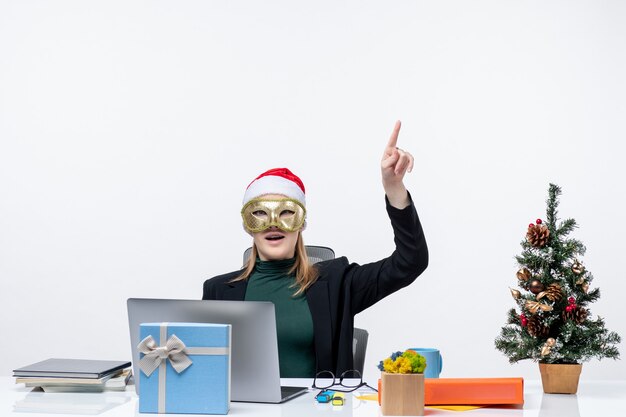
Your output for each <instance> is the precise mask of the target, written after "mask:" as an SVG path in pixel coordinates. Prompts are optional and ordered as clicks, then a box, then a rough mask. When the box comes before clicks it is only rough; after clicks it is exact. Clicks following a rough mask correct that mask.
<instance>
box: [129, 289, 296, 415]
mask: <svg viewBox="0 0 626 417" xmlns="http://www.w3.org/2000/svg"><path fill="white" fill-rule="evenodd" d="M127 306H128V325H129V329H130V344H131V347H132V352H133V356H132V359H133V372H134V374H135V375H136V377H135V384H136V389H137V394H139V377H138V375H139V372H140V371H139V367H138V364H139V352H138V350H137V345H138V344H139V342H140V340H139V325H140V324H141V323H154V322H191V323H221V324H230V325H232V339H231V340H232V347H231V355H232V356H231V362H230V363H231V367H232V368H231V394H230V396H231V400H232V401H245V402H261V403H281V402H283V401H287V400H288V399H291V398H294V397H296V396H298V395H300V394H303V393H305V392H307V391H308V388H307V387H281V385H280V368H279V366H278V341H277V337H276V315H275V313H274V304H273V303H271V302H265V301H209V300H165V299H149V298H129V299H128V302H127Z"/></svg>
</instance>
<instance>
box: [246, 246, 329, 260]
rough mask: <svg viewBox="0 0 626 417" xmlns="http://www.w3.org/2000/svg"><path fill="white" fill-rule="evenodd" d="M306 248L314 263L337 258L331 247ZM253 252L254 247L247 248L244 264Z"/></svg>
mask: <svg viewBox="0 0 626 417" xmlns="http://www.w3.org/2000/svg"><path fill="white" fill-rule="evenodd" d="M304 248H305V249H306V254H307V255H308V256H309V261H311V263H312V264H316V263H318V262H321V261H328V260H330V259H335V251H334V250H332V249H331V248H329V247H326V246H312V245H305V246H304ZM251 253H252V248H248V249H246V250H245V252H244V253H243V264H244V265H245V264H246V262H248V258H250V254H251Z"/></svg>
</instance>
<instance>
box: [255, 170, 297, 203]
mask: <svg viewBox="0 0 626 417" xmlns="http://www.w3.org/2000/svg"><path fill="white" fill-rule="evenodd" d="M266 194H282V195H284V196H287V197H289V198H293V199H294V200H297V201H299V202H300V203H301V204H302V205H303V206H306V201H305V197H304V184H303V183H302V180H301V179H300V178H298V176H297V175H295V174H294V173H293V172H291V171H289V169H287V168H273V169H270V170H269V171H265V172H264V173H262V174H261V175H259V176H258V177H256V178H255V179H254V180H253V181H252V182H251V183H250V184H248V188H246V193H245V194H244V196H243V205H246V203H247V202H248V201H250V200H252V199H253V198H256V197H260V196H262V195H266Z"/></svg>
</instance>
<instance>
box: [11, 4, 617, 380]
mask: <svg viewBox="0 0 626 417" xmlns="http://www.w3.org/2000/svg"><path fill="white" fill-rule="evenodd" d="M625 21H626V3H624V2H618V1H588V2H579V1H537V2H534V1H524V2H522V1H501V0H497V1H496V0H494V1H472V2H467V1H424V2H417V1H393V2H392V1H382V0H379V1H341V0H339V1H338V0H332V1H310V2H304V1H297V2H294V1H209V0H201V1H200V0H199V1H156V0H149V1H110V0H109V1H99V2H94V1H79V0H76V1H62V0H57V1H27V0H20V1H18V0H15V1H6V0H1V1H0V279H1V290H0V313H1V316H0V318H1V322H0V326H1V327H0V334H2V338H1V339H2V348H1V350H2V355H0V375H10V374H11V370H12V369H14V368H15V367H19V366H23V365H26V364H29V363H31V362H35V361H38V360H42V359H45V358H48V357H81V358H102V359H105V358H108V359H128V358H129V357H130V344H129V342H128V329H127V321H126V299H127V298H128V297H162V298H190V299H197V298H200V297H201V292H202V283H203V281H204V280H205V279H206V278H209V277H211V276H213V275H216V274H219V273H223V272H227V271H231V270H234V269H237V268H238V267H239V266H240V265H241V253H242V252H243V250H244V249H245V248H246V247H248V246H249V244H250V238H249V236H248V235H246V234H245V233H244V231H243V230H242V227H241V219H240V217H239V209H240V202H241V197H242V196H243V192H244V189H245V187H246V185H247V184H248V182H249V181H250V180H251V179H252V178H254V177H255V176H256V175H257V174H259V173H260V172H262V171H264V170H265V169H267V168H270V167H275V166H288V167H290V168H292V169H293V170H294V171H295V172H296V173H297V174H298V175H300V176H301V178H302V179H303V181H304V182H305V185H306V187H307V196H308V212H309V217H308V229H307V230H306V232H305V242H306V243H309V244H321V245H328V246H331V247H333V248H334V249H335V250H336V252H337V253H338V254H340V255H346V256H348V258H349V259H350V260H352V261H354V262H359V263H365V262H369V261H374V260H377V259H379V258H382V257H384V256H387V255H388V254H389V253H390V252H391V251H392V248H393V242H392V234H391V228H390V226H389V222H388V220H387V218H386V215H385V211H384V200H383V192H382V187H381V185H380V173H379V161H380V157H381V153H382V150H383V148H384V145H385V143H386V141H387V138H388V136H389V133H390V132H391V129H392V127H393V123H394V121H395V120H396V119H401V120H402V121H403V128H402V131H401V135H400V140H399V146H401V147H403V148H405V149H407V150H410V151H411V152H412V153H413V154H414V155H415V157H416V167H415V170H414V172H413V173H412V174H410V175H409V176H408V177H407V179H406V184H407V186H408V188H409V189H410V191H411V192H412V195H413V198H414V200H415V203H416V205H417V208H418V211H419V213H420V216H421V219H422V223H423V226H424V229H425V232H426V236H427V239H428V245H429V248H430V259H431V262H430V266H429V268H428V270H427V271H426V272H425V273H424V274H423V275H422V276H421V277H420V278H419V279H418V281H416V282H415V283H414V284H413V285H411V286H410V287H408V288H406V289H404V290H403V291H401V292H399V293H397V294H395V295H393V296H391V297H389V298H387V299H385V300H383V301H382V302H380V303H379V304H377V305H375V306H373V307H372V308H370V309H369V310H367V311H366V312H364V313H362V314H360V315H359V316H357V318H356V324H357V326H360V327H365V328H367V329H368V330H369V332H370V344H369V349H368V355H367V362H366V378H368V379H370V380H373V379H375V378H376V375H377V370H376V364H377V363H378V360H380V359H382V358H383V357H385V356H388V355H389V354H390V353H391V352H392V351H395V350H399V349H403V348H407V347H417V346H421V347H438V348H440V349H441V350H442V352H443V355H444V361H445V363H444V371H443V373H442V376H446V377H466V376H467V377H487V376H523V377H526V378H538V370H537V366H536V364H534V363H533V362H529V361H527V362H523V363H520V364H517V365H509V363H508V361H507V359H506V357H505V356H503V355H502V354H501V353H500V352H498V351H496V350H495V348H494V344H493V341H494V338H495V337H496V335H497V334H498V332H499V330H500V327H501V326H502V325H503V324H504V323H505V320H506V311H507V310H508V309H509V308H511V307H513V306H514V303H513V300H512V298H511V296H510V294H509V289H508V287H509V286H513V287H514V286H515V285H516V282H517V280H516V277H515V272H516V270H517V268H516V264H515V261H514V256H515V255H516V254H518V253H519V252H520V250H521V249H520V246H519V243H520V241H521V240H522V239H523V237H524V233H525V230H526V227H527V225H528V223H530V222H532V221H534V220H535V219H536V218H538V217H544V218H545V200H546V198H547V189H548V184H549V183H550V182H554V183H557V184H559V185H560V186H561V187H562V188H563V196H562V199H561V206H560V214H561V216H562V218H567V217H573V218H575V219H576V220H577V221H578V223H579V226H580V227H579V229H577V230H576V232H575V233H574V235H573V236H574V237H577V238H579V239H581V240H582V241H583V242H584V243H585V244H586V246H587V248H588V251H587V255H586V256H585V257H584V258H583V262H584V264H585V265H586V267H587V268H588V269H589V270H590V271H591V272H592V273H593V274H594V276H595V281H594V285H595V286H599V287H600V289H601V290H602V297H601V299H600V300H599V301H598V302H597V303H595V304H593V305H592V309H591V311H592V313H593V314H594V316H596V315H600V316H602V317H605V318H606V324H607V327H608V328H609V329H610V330H613V331H617V332H618V333H620V334H621V335H622V336H623V337H626V320H624V317H626V315H625V314H624V297H625V295H624V289H625V284H624V278H625V275H626V274H625V271H626V261H625V260H624V249H625V248H624V236H625V234H626V233H625V232H626V226H625V223H624V218H623V216H624V212H625V210H624V209H625V207H624V206H625V202H626V201H625V199H626V197H625V195H624V194H625V193H624V185H623V180H624V178H626V172H625V171H626V169H625V168H624V162H623V157H624V151H625V146H624V139H625V133H626V127H625V122H624V120H625V118H624V115H625V112H626V104H625V100H626V99H625V97H626V81H625V80H626V77H624V74H626V47H625V45H626V25H624V22H625ZM620 348H621V350H622V351H623V350H624V343H622V344H621V345H620ZM623 353H624V352H623ZM625 372H626V366H625V365H624V362H623V361H616V362H613V361H597V360H593V361H591V362H589V363H588V364H586V365H585V368H584V370H583V378H588V379H623V378H624V375H625Z"/></svg>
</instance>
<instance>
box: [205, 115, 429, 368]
mask: <svg viewBox="0 0 626 417" xmlns="http://www.w3.org/2000/svg"><path fill="white" fill-rule="evenodd" d="M399 132H400V122H399V121H398V122H396V125H395V127H394V130H393V133H392V134H391V137H390V139H389V142H388V143H387V146H386V148H385V151H384V153H383V158H382V161H381V173H382V182H383V188H384V189H385V194H386V205H387V213H388V215H389V219H390V220H391V226H392V228H393V232H394V242H395V245H396V249H395V250H394V252H393V253H392V254H391V255H390V256H389V257H387V258H385V259H382V260H380V261H378V262H374V263H370V264H366V265H357V264H354V263H349V262H348V260H347V259H346V258H345V257H341V258H337V259H333V260H330V261H324V262H320V263H317V264H315V265H311V264H310V263H309V260H308V258H307V255H306V251H305V248H304V243H303V241H302V231H303V230H304V227H305V220H306V202H305V188H304V184H303V183H302V181H301V180H300V178H298V177H297V176H296V175H294V174H293V173H292V172H291V171H290V170H288V169H286V168H276V169H272V170H269V171H266V172H264V173H263V174H261V175H260V176H258V177H257V178H256V179H254V180H253V181H252V182H251V183H250V185H248V188H247V189H246V192H245V194H244V199H243V208H242V210H241V215H242V218H243V223H244V228H245V229H246V231H247V232H248V233H249V234H250V235H251V236H252V238H253V243H252V256H251V257H250V259H249V261H248V264H247V265H244V267H243V269H241V270H238V271H234V272H230V273H228V274H224V275H220V276H217V277H214V278H211V279H208V280H206V281H205V283H204V293H203V296H202V298H203V299H204V300H246V301H272V302H273V303H274V304H275V307H276V327H277V333H278V350H279V362H280V375H281V377H283V378H290V377H294V378H296V377H308V378H311V377H313V376H314V375H315V373H316V372H320V371H332V372H335V374H336V375H339V374H341V373H342V372H343V371H346V370H350V369H353V368H352V366H353V365H352V338H353V327H354V316H355V315H356V314H357V313H359V312H361V311H363V310H365V309H366V308H368V307H369V306H371V305H373V304H374V303H376V302H377V301H379V300H381V299H382V298H384V297H386V296H388V295H389V294H391V293H393V292H395V291H397V290H399V289H400V288H403V287H405V286H407V285H409V284H410V283H412V282H413V281H414V280H415V279H416V278H417V277H418V276H419V275H420V274H421V273H422V272H423V271H424V270H425V269H426V266H427V265H428V249H427V247H426V240H425V239H424V233H423V232H422V226H421V224H420V221H419V218H418V216H417V212H416V210H415V207H414V205H413V201H412V199H411V196H410V194H409V193H408V191H407V190H406V188H405V186H404V183H403V178H404V175H405V174H406V173H407V172H410V171H411V170H412V168H413V156H411V154H410V153H408V152H406V151H403V150H401V149H400V148H398V147H397V146H396V144H397V141H398V134H399Z"/></svg>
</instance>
